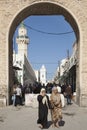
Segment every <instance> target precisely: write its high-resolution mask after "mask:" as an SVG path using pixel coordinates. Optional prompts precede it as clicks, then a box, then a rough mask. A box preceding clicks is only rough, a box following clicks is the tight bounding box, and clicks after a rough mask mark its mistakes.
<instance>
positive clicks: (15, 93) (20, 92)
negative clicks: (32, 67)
mask: <svg viewBox="0 0 87 130" xmlns="http://www.w3.org/2000/svg"><path fill="white" fill-rule="evenodd" d="M54 86H55V87H56V88H57V89H58V92H59V93H61V94H63V95H64V96H65V97H66V98H67V104H70V103H71V97H72V87H71V85H67V84H63V85H60V84H56V83H48V84H47V85H44V84H43V85H41V83H35V84H33V85H32V84H27V85H24V86H22V85H21V84H14V86H13V89H12V96H11V101H12V103H13V105H14V106H17V105H23V104H24V101H25V94H29V93H34V94H39V93H40V91H41V89H42V88H44V89H45V90H46V93H47V94H51V93H52V89H53V87H54Z"/></svg>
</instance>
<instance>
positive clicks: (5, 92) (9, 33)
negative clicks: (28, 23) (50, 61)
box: [0, 0, 87, 106]
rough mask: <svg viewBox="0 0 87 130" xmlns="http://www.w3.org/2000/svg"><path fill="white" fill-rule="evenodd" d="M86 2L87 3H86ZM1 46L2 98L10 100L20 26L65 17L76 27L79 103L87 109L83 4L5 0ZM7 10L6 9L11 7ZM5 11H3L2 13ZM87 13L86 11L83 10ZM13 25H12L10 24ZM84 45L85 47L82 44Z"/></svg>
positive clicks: (86, 55) (85, 23)
mask: <svg viewBox="0 0 87 130" xmlns="http://www.w3.org/2000/svg"><path fill="white" fill-rule="evenodd" d="M84 2H85V0H84ZM1 3H2V5H1V12H2V14H1V23H0V24H1V25H0V28H1V30H2V31H1V32H0V37H1V43H2V44H0V48H1V49H0V53H1V55H0V58H1V60H2V63H0V68H1V69H0V73H2V76H0V84H1V86H2V87H1V88H0V91H1V94H0V95H1V98H2V97H5V98H6V100H7V101H9V91H10V88H11V86H12V37H13V34H14V31H15V29H16V27H17V25H18V24H19V23H20V22H21V21H22V20H23V19H24V18H26V17H28V16H30V15H48V14H49V15H55V14H56V15H58V14H62V15H64V17H65V18H66V20H67V21H68V22H69V23H70V25H71V26H72V27H73V29H74V31H75V34H76V37H77V43H78V52H79V53H78V66H77V102H78V104H79V105H80V106H87V80H86V78H87V74H86V73H87V66H86V65H87V59H86V57H87V53H86V51H87V49H86V48H87V45H86V36H84V34H87V29H86V28H87V27H86V26H85V25H87V22H86V19H87V17H86V15H85V13H84V11H82V10H81V6H84V5H83V4H82V3H80V2H78V1H76V0H73V2H70V1H67V0H54V1H53V2H51V0H48V1H46V0H42V1H39V0H36V1H33V0H19V1H18V0H15V1H14V3H13V2H12V0H10V1H8V0H6V1H5V0H4V1H2V2H1ZM8 6H9V8H8V10H7V8H6V7H8ZM3 10H4V12H3ZM84 10H85V11H86V8H84ZM9 23H10V24H9ZM83 42H84V44H83Z"/></svg>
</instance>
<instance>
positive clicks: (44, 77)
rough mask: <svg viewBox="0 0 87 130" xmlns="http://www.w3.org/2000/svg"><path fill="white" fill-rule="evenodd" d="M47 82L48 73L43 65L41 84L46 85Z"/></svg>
mask: <svg viewBox="0 0 87 130" xmlns="http://www.w3.org/2000/svg"><path fill="white" fill-rule="evenodd" d="M46 81H47V71H46V68H45V66H44V65H42V67H41V69H40V82H41V83H42V84H46Z"/></svg>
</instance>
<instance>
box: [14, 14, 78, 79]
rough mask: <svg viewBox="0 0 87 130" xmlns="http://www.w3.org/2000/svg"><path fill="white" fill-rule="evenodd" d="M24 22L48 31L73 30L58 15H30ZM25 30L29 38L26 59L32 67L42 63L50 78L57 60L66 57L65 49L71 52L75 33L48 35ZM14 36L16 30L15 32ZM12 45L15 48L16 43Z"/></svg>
mask: <svg viewBox="0 0 87 130" xmlns="http://www.w3.org/2000/svg"><path fill="white" fill-rule="evenodd" d="M24 24H26V25H29V26H31V27H32V28H35V29H38V30H41V31H44V32H50V33H63V32H69V31H72V30H73V29H72V27H71V26H70V24H69V23H67V21H66V20H65V19H64V17H63V16H60V15H53V16H52V15H51V16H30V17H28V18H27V19H25V20H24ZM27 30H28V36H29V38H30V43H29V45H28V59H29V61H30V62H31V64H32V66H33V68H34V69H40V68H41V66H42V64H44V65H45V66H46V68H47V72H48V75H47V77H48V79H51V78H52V77H53V75H54V73H55V71H56V68H57V66H58V61H59V60H61V59H63V58H66V56H67V49H69V51H70V54H71V53H72V45H73V43H74V42H75V40H76V37H75V34H74V32H73V33H70V34H66V35H48V34H42V33H39V32H36V31H34V30H32V29H30V28H27ZM16 36H17V30H16V32H15V37H16ZM14 42H15V41H14ZM14 45H15V48H16V46H17V45H16V43H15V44H14ZM50 63H51V64H50Z"/></svg>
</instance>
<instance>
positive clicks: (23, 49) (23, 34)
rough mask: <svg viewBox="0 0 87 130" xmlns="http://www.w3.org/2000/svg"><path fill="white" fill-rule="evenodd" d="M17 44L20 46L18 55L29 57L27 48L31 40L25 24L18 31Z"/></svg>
mask: <svg viewBox="0 0 87 130" xmlns="http://www.w3.org/2000/svg"><path fill="white" fill-rule="evenodd" d="M16 42H17V44H18V54H20V55H26V57H27V46H28V44H29V38H28V35H27V29H26V27H25V25H24V23H23V22H22V23H21V24H20V27H19V29H18V36H17V39H16Z"/></svg>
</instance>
